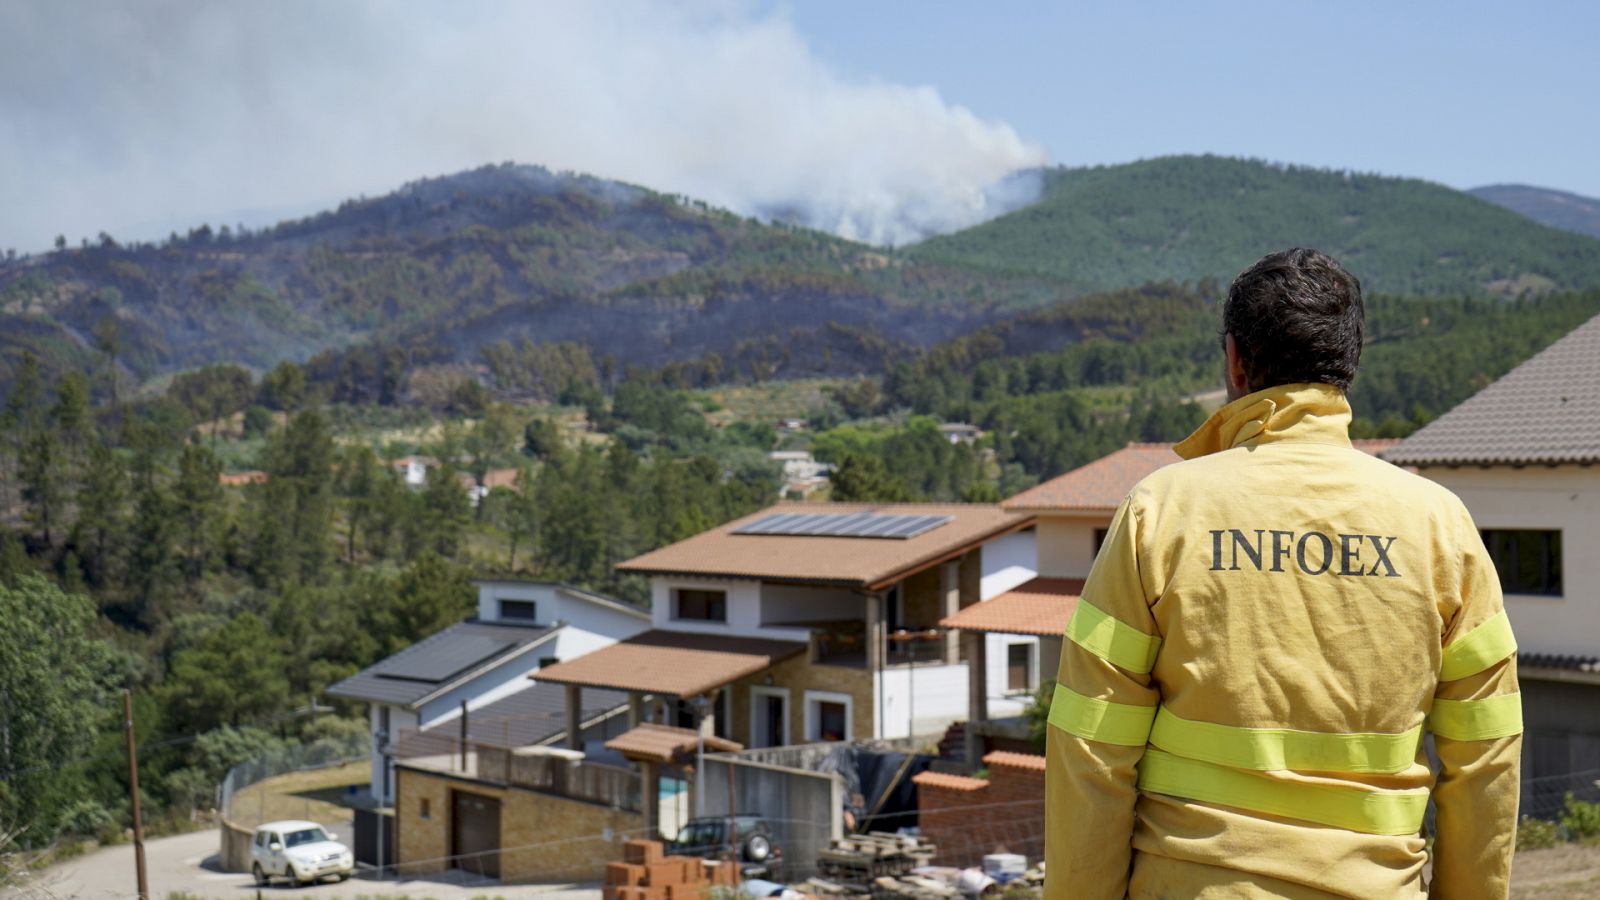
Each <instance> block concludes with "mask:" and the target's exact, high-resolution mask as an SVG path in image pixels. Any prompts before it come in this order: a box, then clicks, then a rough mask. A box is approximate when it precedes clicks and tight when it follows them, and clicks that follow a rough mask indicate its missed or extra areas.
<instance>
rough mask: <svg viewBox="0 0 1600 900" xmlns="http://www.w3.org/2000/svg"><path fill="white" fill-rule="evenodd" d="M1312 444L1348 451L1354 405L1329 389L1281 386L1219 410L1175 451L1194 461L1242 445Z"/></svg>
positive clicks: (1326, 387)
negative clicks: (1277, 442) (1286, 442)
mask: <svg viewBox="0 0 1600 900" xmlns="http://www.w3.org/2000/svg"><path fill="white" fill-rule="evenodd" d="M1273 441H1308V442H1311V443H1316V444H1337V445H1339V446H1341V447H1348V446H1350V401H1349V400H1347V399H1345V396H1344V391H1341V390H1339V389H1338V388H1336V387H1334V386H1333V385H1331V384H1281V385H1278V386H1277V387H1270V388H1267V389H1266V390H1261V391H1256V392H1255V393H1253V394H1246V395H1244V396H1243V397H1240V398H1239V399H1237V400H1235V401H1233V402H1232V403H1229V404H1228V405H1227V406H1224V407H1223V408H1221V409H1219V410H1217V411H1216V412H1215V413H1213V414H1212V415H1211V418H1209V419H1207V420H1206V422H1205V424H1204V425H1201V426H1200V427H1199V428H1198V429H1196V430H1195V432H1194V434H1191V435H1189V436H1188V437H1187V438H1184V439H1183V441H1182V442H1181V443H1179V444H1178V445H1177V446H1175V447H1173V448H1172V449H1173V450H1174V451H1176V452H1177V454H1178V455H1179V456H1181V457H1183V458H1184V459H1194V458H1195V457H1197V456H1205V455H1207V454H1210V453H1216V452H1218V451H1221V450H1227V449H1229V448H1232V447H1238V446H1241V445H1246V446H1252V447H1253V446H1256V445H1257V444H1266V443H1271V442H1273Z"/></svg>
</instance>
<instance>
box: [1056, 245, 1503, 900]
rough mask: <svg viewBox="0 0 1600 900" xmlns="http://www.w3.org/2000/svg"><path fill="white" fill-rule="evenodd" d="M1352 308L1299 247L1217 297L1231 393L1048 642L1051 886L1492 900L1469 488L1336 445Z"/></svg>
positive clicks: (1142, 491)
mask: <svg viewBox="0 0 1600 900" xmlns="http://www.w3.org/2000/svg"><path fill="white" fill-rule="evenodd" d="M1362 321H1363V310H1362V303H1361V287H1360V284H1359V282H1357V281H1356V279H1355V278H1353V277H1352V276H1350V275H1349V274H1348V273H1346V272H1345V271H1344V269H1343V268H1341V267H1340V266H1339V264H1338V263H1337V262H1335V261H1334V260H1332V259H1330V258H1328V257H1327V256H1324V255H1323V254H1321V253H1318V252H1316V251H1313V250H1299V249H1297V250H1289V251H1285V252H1283V253H1276V254H1273V255H1271V256H1268V257H1266V258H1265V259H1263V260H1261V261H1260V262H1259V263H1257V264H1256V265H1255V266H1253V267H1251V268H1250V269H1248V270H1247V271H1245V272H1244V273H1243V274H1241V275H1240V276H1239V277H1238V279H1236V280H1235V281H1234V283H1233V285H1232V286H1231V287H1230V289H1229V292H1228V299H1227V303H1226V306H1225V308H1224V313H1223V330H1224V335H1225V336H1224V343H1225V349H1226V354H1227V379H1228V388H1229V396H1230V399H1231V402H1229V403H1228V404H1227V405H1226V406H1224V407H1223V408H1222V409H1221V410H1219V411H1218V412H1217V414H1216V415H1214V416H1212V417H1211V419H1210V420H1209V421H1207V422H1206V423H1205V424H1204V425H1202V426H1201V427H1200V429H1199V430H1198V431H1196V432H1195V433H1194V434H1193V435H1191V436H1190V437H1189V438H1188V439H1187V440H1185V441H1184V442H1183V443H1181V444H1179V445H1178V447H1177V448H1176V449H1177V451H1178V454H1179V455H1180V456H1182V457H1184V459H1185V460H1186V461H1185V462H1180V463H1177V464H1174V465H1171V466H1168V467H1166V468H1164V469H1162V470H1160V471H1158V472H1156V473H1155V474H1154V475H1151V476H1150V477H1149V478H1146V479H1145V480H1144V481H1143V482H1141V483H1140V484H1139V485H1138V486H1137V487H1135V488H1134V489H1133V491H1132V492H1131V493H1130V494H1129V495H1128V497H1127V499H1126V500H1125V501H1123V503H1122V506H1121V508H1120V509H1118V510H1117V513H1116V515H1115V517H1114V518H1113V519H1112V522H1111V528H1110V531H1109V533H1108V534H1107V537H1106V539H1105V543H1104V545H1103V546H1102V548H1101V550H1100V553H1099V556H1098V557H1097V558H1096V560H1095V563H1094V568H1093V570H1092V571H1091V573H1090V575H1089V579H1088V583H1087V584H1086V585H1085V587H1084V590H1083V597H1082V599H1081V600H1080V602H1079V604H1078V607H1077V610H1076V612H1075V613H1074V614H1073V618H1072V622H1071V624H1070V625H1069V627H1068V629H1067V634H1066V640H1065V641H1064V642H1063V650H1062V657H1061V670H1060V673H1059V677H1058V683H1057V686H1056V689H1055V694H1054V697H1053V701H1052V703H1051V707H1050V726H1051V727H1050V728H1049V729H1048V735H1049V736H1048V750H1047V753H1048V773H1047V779H1046V810H1047V811H1046V845H1047V850H1046V869H1045V872H1046V879H1047V880H1046V883H1045V894H1046V896H1047V897H1048V898H1051V900H1067V898H1071V900H1078V898H1100V897H1111V898H1116V897H1124V896H1129V897H1135V898H1144V897H1150V898H1154V897H1163V898H1165V897H1172V898H1194V897H1228V898H1234V897H1354V898H1362V900H1367V898H1388V897H1423V896H1434V897H1443V898H1450V900H1456V898H1463V900H1466V898H1476V897H1505V896H1506V894H1507V890H1508V888H1507V881H1508V878H1509V875H1510V868H1511V854H1512V849H1513V845H1514V835H1515V829H1516V812H1517V797H1518V754H1519V751H1520V748H1521V732H1522V722H1521V705H1520V696H1519V694H1518V693H1517V675H1516V645H1515V643H1514V641H1513V639H1512V635H1511V628H1510V625H1509V624H1508V623H1507V621H1506V616H1505V612H1504V610H1503V609H1502V604H1501V596H1500V587H1499V582H1498V580H1497V578H1496V575H1495V571H1494V566H1493V564H1492V563H1491V562H1490V560H1489V556H1488V554H1487V552H1486V551H1485V550H1484V547H1483V543H1482V541H1481V539H1480V538H1479V536H1478V532H1477V530H1476V528H1474V526H1473V524H1472V520H1471V518H1470V517H1469V516H1468V514H1467V511H1466V509H1465V508H1464V507H1463V506H1462V504H1461V502H1460V501H1459V500H1458V499H1456V497H1455V496H1454V495H1453V494H1451V493H1450V492H1449V491H1446V490H1445V489H1444V488H1441V487H1439V486H1438V485H1436V484H1434V483H1433V482H1430V481H1427V480H1425V479H1423V478H1420V477H1418V476H1416V475H1412V474H1410V473H1408V472H1405V471H1403V470H1401V469H1399V468H1397V467H1395V466H1392V465H1389V464H1388V463H1385V462H1382V461H1380V460H1377V459H1374V458H1373V457H1371V456H1368V455H1367V454H1364V453H1361V452H1359V451H1357V450H1354V449H1352V448H1351V446H1350V440H1349V437H1348V434H1347V428H1348V425H1349V423H1350V406H1349V404H1348V403H1347V402H1346V400H1345V389H1346V388H1348V387H1349V385H1350V381H1351V378H1352V377H1354V375H1355V370H1356V364H1357V361H1358V359H1359V357H1360V352H1361V341H1362ZM1426 734H1431V735H1432V745H1433V747H1434V749H1435V752H1436V754H1437V759H1438V770H1437V774H1435V773H1434V772H1433V771H1432V769H1431V768H1430V765H1429V757H1428V754H1427V750H1426V743H1425V739H1424V736H1425V735H1426ZM1430 797H1431V798H1432V800H1433V802H1434V804H1435V808H1436V810H1437V815H1436V823H1435V826H1434V828H1433V830H1432V836H1433V846H1432V859H1431V861H1432V871H1431V876H1427V877H1425V871H1426V869H1427V864H1428V862H1429V852H1428V844H1427V842H1426V840H1425V838H1424V837H1423V835H1422V833H1421V832H1422V826H1423V816H1424V811H1425V810H1426V808H1427V804H1428V800H1429V798H1430Z"/></svg>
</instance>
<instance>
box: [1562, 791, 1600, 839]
mask: <svg viewBox="0 0 1600 900" xmlns="http://www.w3.org/2000/svg"><path fill="white" fill-rule="evenodd" d="M1561 825H1562V827H1563V828H1565V829H1567V832H1568V833H1569V834H1571V835H1572V836H1573V837H1575V838H1591V837H1596V836H1600V803H1586V802H1584V801H1582V800H1579V799H1578V798H1576V797H1574V796H1572V795H1571V794H1568V795H1567V805H1566V806H1565V807H1564V808H1563V809H1562V810H1561Z"/></svg>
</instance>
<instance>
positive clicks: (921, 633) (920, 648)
mask: <svg viewBox="0 0 1600 900" xmlns="http://www.w3.org/2000/svg"><path fill="white" fill-rule="evenodd" d="M808 624H810V625H811V661H812V662H813V663H815V664H817V665H824V666H844V667H847V668H852V669H862V668H866V665H867V623H866V622H864V621H861V620H859V619H857V620H853V621H852V620H844V621H839V622H817V623H808ZM945 635H946V631H945V630H944V629H940V628H917V627H906V628H897V629H895V630H894V631H891V632H889V633H888V634H886V635H885V636H884V642H883V644H884V647H883V650H884V657H883V661H884V664H885V665H891V666H900V665H907V664H924V663H939V662H943V661H944V646H945V645H944V640H945Z"/></svg>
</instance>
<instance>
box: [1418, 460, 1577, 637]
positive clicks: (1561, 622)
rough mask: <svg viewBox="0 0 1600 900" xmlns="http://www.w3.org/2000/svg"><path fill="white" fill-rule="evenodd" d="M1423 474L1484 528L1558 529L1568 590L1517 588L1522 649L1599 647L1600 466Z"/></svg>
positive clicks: (1516, 624) (1515, 621)
mask: <svg viewBox="0 0 1600 900" xmlns="http://www.w3.org/2000/svg"><path fill="white" fill-rule="evenodd" d="M1421 474H1422V475H1423V476H1424V477H1426V478H1429V479H1432V480H1433V481H1436V482H1438V483H1440V484H1442V485H1444V486H1445V487H1447V488H1449V489H1450V490H1452V491H1454V492H1455V494H1456V496H1458V497H1460V498H1461V501H1462V502H1463V503H1465V504H1466V506H1467V510H1468V511H1469V512H1471V513H1472V519H1473V521H1474V522H1475V523H1476V524H1477V526H1478V528H1479V529H1523V528H1527V529H1541V530H1543V529H1559V530H1560V531H1561V551H1562V552H1561V555H1562V561H1561V565H1562V584H1563V589H1562V595H1561V596H1559V597H1535V596H1524V595H1517V594H1511V595H1508V596H1507V597H1506V614H1507V615H1508V616H1510V617H1511V626H1512V628H1513V630H1514V631H1515V632H1516V635H1517V644H1518V646H1519V647H1520V648H1521V649H1522V651H1523V652H1533V653H1562V654H1574V655H1582V656H1592V655H1596V654H1600V467H1596V466H1554V467H1551V466H1524V467H1521V468H1516V467H1512V466H1493V467H1477V466H1472V467H1465V466H1464V467H1460V468H1448V467H1442V466H1438V467H1434V466H1430V467H1427V468H1424V469H1422V470H1421Z"/></svg>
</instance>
